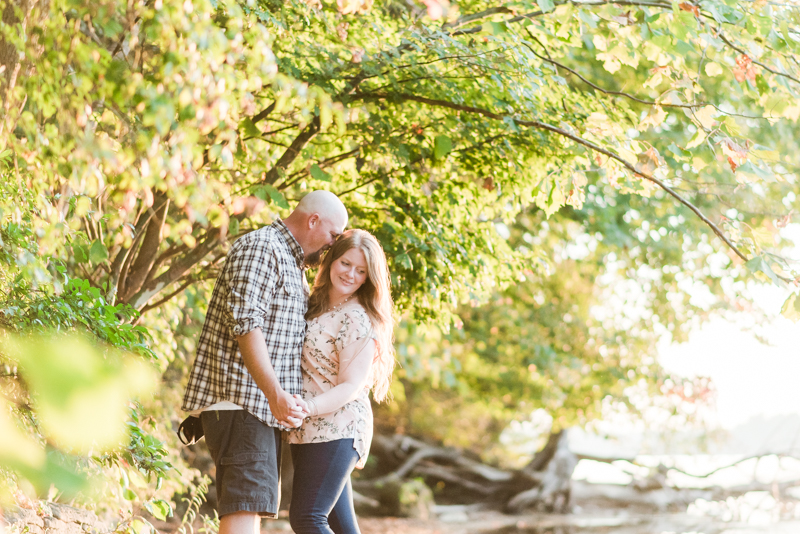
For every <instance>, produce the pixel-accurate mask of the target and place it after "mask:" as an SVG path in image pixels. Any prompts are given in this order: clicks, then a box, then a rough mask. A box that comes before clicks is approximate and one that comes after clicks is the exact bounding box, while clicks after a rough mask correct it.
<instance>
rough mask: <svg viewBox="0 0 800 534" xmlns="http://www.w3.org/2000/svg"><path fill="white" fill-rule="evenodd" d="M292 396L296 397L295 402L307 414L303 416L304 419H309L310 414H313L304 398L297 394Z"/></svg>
mask: <svg viewBox="0 0 800 534" xmlns="http://www.w3.org/2000/svg"><path fill="white" fill-rule="evenodd" d="M292 396H293V397H294V400H295V401H296V402H297V404H298V405H299V406H300V407H301V408H302V409H303V412H305V413H304V414H303V417H308V414H310V413H311V410H310V409H309V408H308V403H307V402H306V401H305V400H303V397H301V396H300V395H298V394H297V393H295V394H294V395H292Z"/></svg>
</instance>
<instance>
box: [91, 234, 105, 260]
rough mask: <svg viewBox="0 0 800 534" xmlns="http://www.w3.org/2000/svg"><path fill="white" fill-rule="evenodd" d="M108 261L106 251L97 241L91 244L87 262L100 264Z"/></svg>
mask: <svg viewBox="0 0 800 534" xmlns="http://www.w3.org/2000/svg"><path fill="white" fill-rule="evenodd" d="M107 259H108V249H107V248H106V246H105V245H104V244H103V242H102V241H100V240H99V239H98V240H96V241H94V242H93V243H92V248H91V249H90V250H89V260H90V261H91V262H92V263H95V264H97V263H100V262H103V261H106V260H107Z"/></svg>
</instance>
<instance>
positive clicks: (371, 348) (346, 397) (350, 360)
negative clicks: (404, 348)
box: [306, 338, 376, 415]
mask: <svg viewBox="0 0 800 534" xmlns="http://www.w3.org/2000/svg"><path fill="white" fill-rule="evenodd" d="M375 349H376V346H375V340H374V339H371V338H369V339H366V340H365V339H360V340H358V341H357V342H355V343H352V344H351V345H349V346H347V347H345V349H344V350H343V351H342V352H340V353H339V365H340V368H339V384H338V385H337V386H335V387H333V388H331V389H329V390H328V391H326V392H325V393H323V394H322V395H317V396H316V397H314V398H313V399H306V402H307V403H308V408H309V410H310V412H311V415H320V414H324V413H331V412H335V411H336V410H338V409H339V408H341V407H342V406H344V405H345V404H347V403H348V402H350V401H352V400H354V399H355V398H356V397H358V394H359V393H360V392H361V390H362V389H364V388H365V387H366V386H367V379H368V378H369V370H370V367H372V360H373V358H374V357H375Z"/></svg>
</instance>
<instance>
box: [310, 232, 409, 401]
mask: <svg viewBox="0 0 800 534" xmlns="http://www.w3.org/2000/svg"><path fill="white" fill-rule="evenodd" d="M351 248H358V249H360V250H361V251H362V252H363V253H364V257H365V258H366V260H367V279H366V280H365V281H364V283H363V284H362V285H361V287H360V288H358V290H357V291H356V293H355V295H356V297H358V301H359V302H360V303H361V305H362V306H363V307H364V310H366V312H367V315H368V316H369V318H370V321H371V322H372V328H373V330H374V333H375V340H376V343H377V349H378V350H377V353H376V355H375V359H374V361H373V373H374V374H373V376H374V378H375V381H374V383H373V384H372V396H373V398H374V399H375V400H376V401H377V402H381V401H383V400H384V399H386V398H387V396H388V394H389V384H390V383H391V381H392V372H393V371H394V344H393V342H394V314H393V311H394V303H393V302H392V292H391V279H390V276H389V266H388V264H387V263H386V255H385V254H384V253H383V248H381V245H380V243H378V240H377V239H375V236H373V235H372V234H370V233H369V232H367V231H364V230H348V231H346V232H345V233H344V234H342V236H341V237H340V238H339V239H337V240H336V243H334V245H333V246H332V247H331V249H330V250H329V251H328V252H327V253H326V254H325V257H324V258H323V259H322V264H321V265H320V267H319V271H318V272H317V277H316V278H315V279H314V287H313V288H312V290H311V296H310V297H309V299H308V311H307V312H306V320H309V321H310V320H311V319H313V318H314V317H318V316H320V315H322V314H323V313H325V312H326V311H328V308H330V303H329V301H328V293H329V292H330V288H331V285H332V284H331V265H332V264H333V262H334V261H336V260H337V259H339V258H340V257H341V256H342V255H343V254H344V253H345V252H347V251H348V250H350V249H351Z"/></svg>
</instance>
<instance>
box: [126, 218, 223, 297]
mask: <svg viewBox="0 0 800 534" xmlns="http://www.w3.org/2000/svg"><path fill="white" fill-rule="evenodd" d="M219 236H220V229H219V228H212V229H211V230H209V231H208V233H207V234H206V238H205V239H204V240H203V241H202V242H201V243H200V244H198V245H197V246H196V247H194V248H193V249H191V250H190V251H189V252H188V253H187V254H186V255H185V256H183V257H181V258H179V259H177V260H176V261H173V262H172V264H171V265H170V267H169V269H167V270H166V271H165V272H164V273H162V274H161V275H159V276H158V277H156V278H154V279H153V280H151V281H150V282H149V283H147V284H145V285H144V286H143V287H142V288H141V289H140V290H139V291H138V292H137V293H136V294H134V295H133V296H131V297H130V299H128V301H127V303H128V304H130V305H131V306H133V307H134V308H136V309H137V310H139V309H142V308H144V306H145V305H147V303H148V302H149V301H150V299H151V298H153V297H154V296H156V295H157V294H158V293H160V292H161V291H163V290H164V289H165V288H166V287H167V286H169V285H170V284H172V283H173V282H176V281H177V280H179V279H180V278H181V277H182V276H183V275H184V274H186V272H187V271H188V270H189V269H191V268H192V267H194V266H195V265H196V264H197V263H198V262H199V261H200V260H202V259H203V258H204V257H205V256H206V254H208V253H209V252H211V251H212V250H213V249H214V248H215V247H217V246H218V245H219V243H220V241H219Z"/></svg>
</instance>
